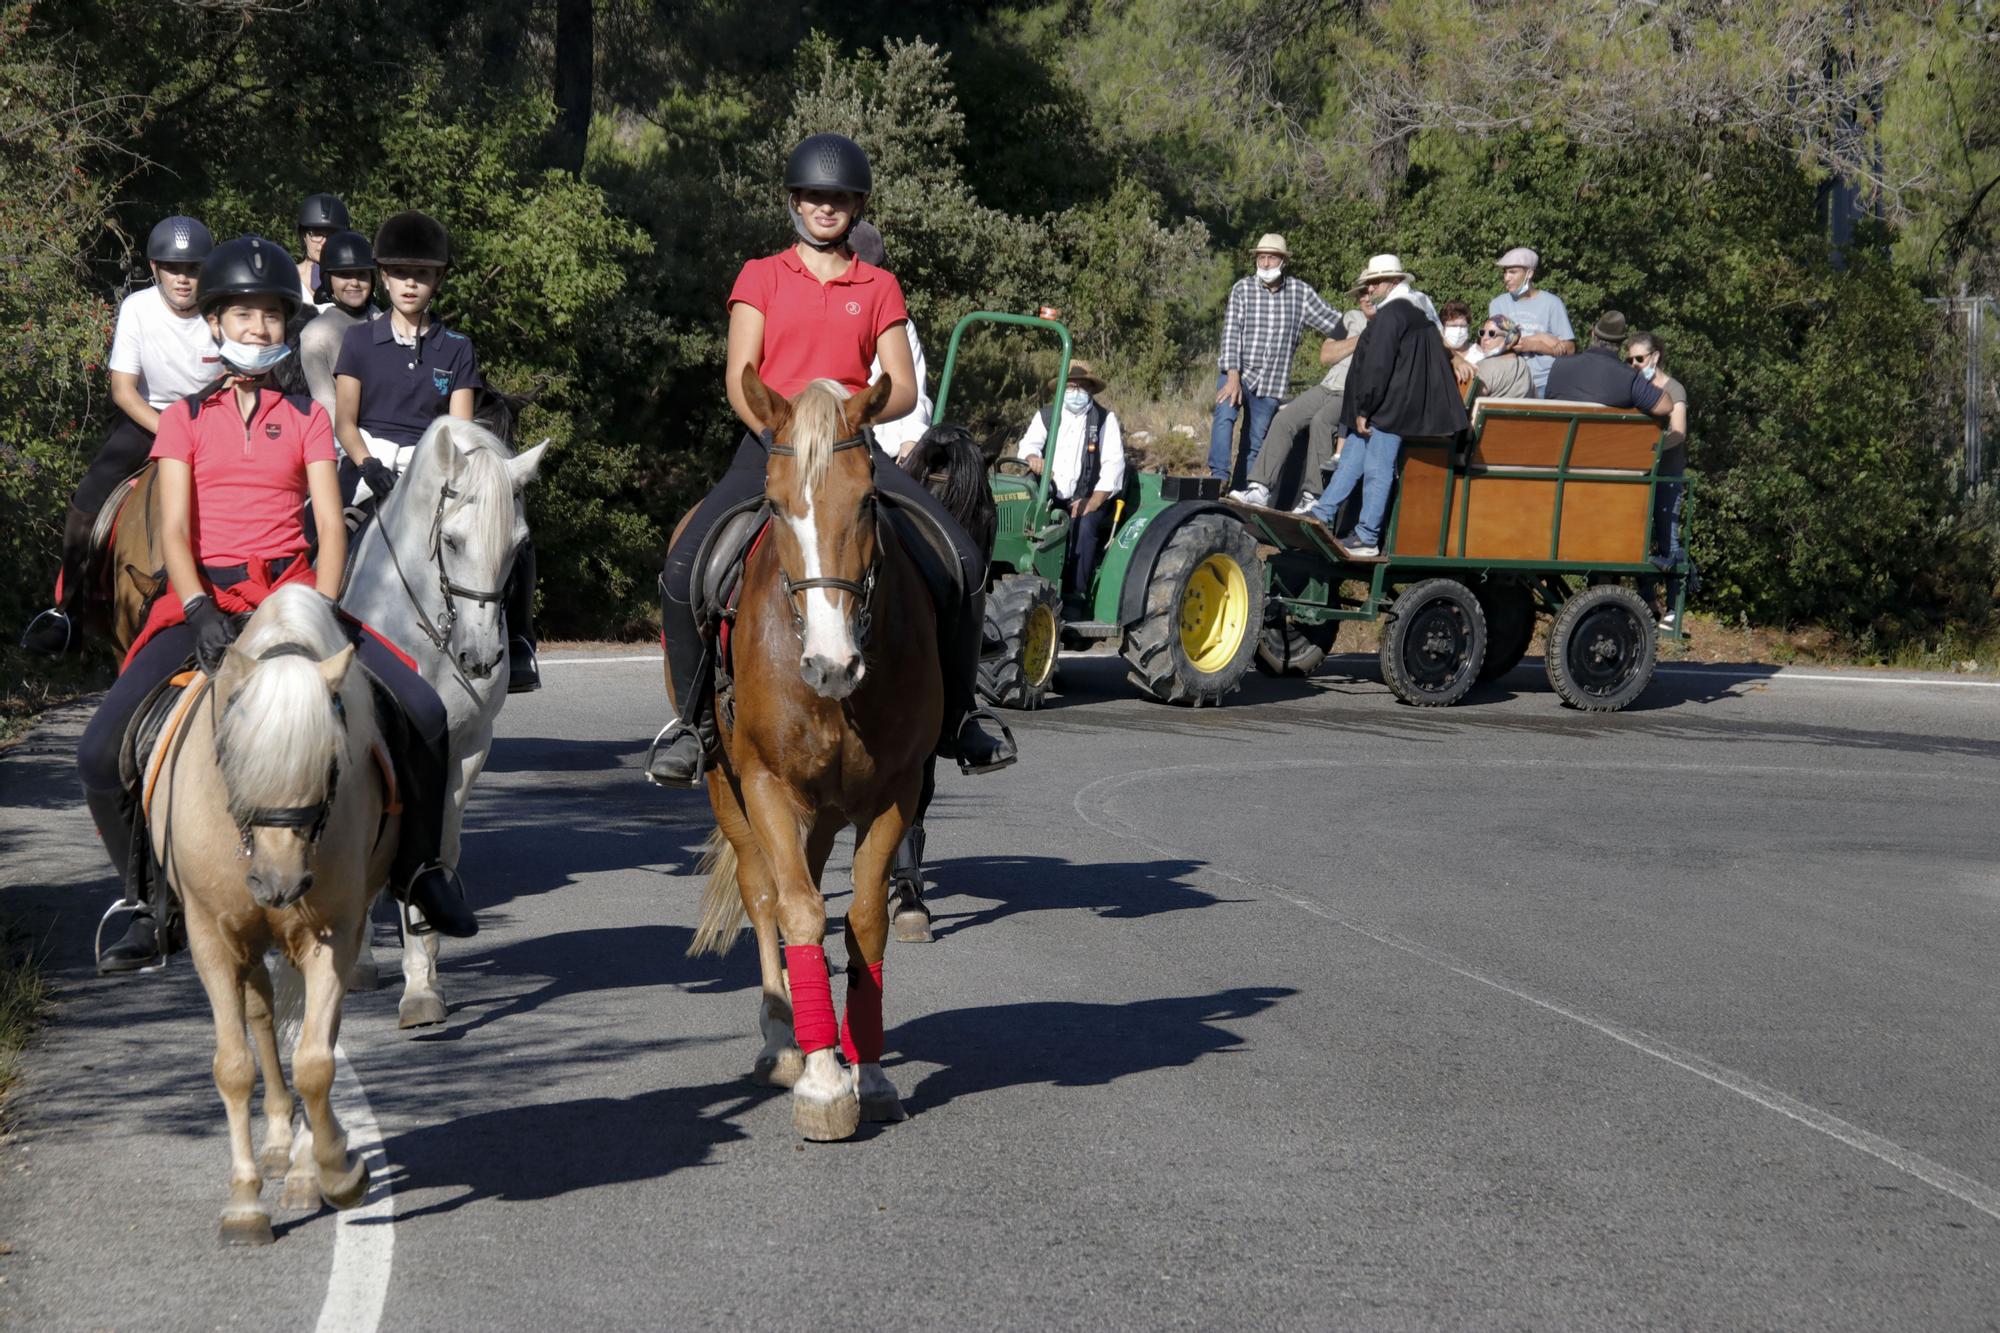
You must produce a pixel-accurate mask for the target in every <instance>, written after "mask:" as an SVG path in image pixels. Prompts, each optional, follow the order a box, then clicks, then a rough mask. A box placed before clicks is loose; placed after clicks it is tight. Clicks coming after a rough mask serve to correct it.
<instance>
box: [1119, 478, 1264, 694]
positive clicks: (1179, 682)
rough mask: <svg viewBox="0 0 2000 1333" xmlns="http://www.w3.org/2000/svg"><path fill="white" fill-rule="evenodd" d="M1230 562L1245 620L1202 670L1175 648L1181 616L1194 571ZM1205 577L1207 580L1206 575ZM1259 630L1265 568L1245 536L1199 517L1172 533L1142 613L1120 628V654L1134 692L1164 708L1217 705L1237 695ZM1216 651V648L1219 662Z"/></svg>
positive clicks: (1215, 519)
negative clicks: (1216, 560) (1214, 561)
mask: <svg viewBox="0 0 2000 1333" xmlns="http://www.w3.org/2000/svg"><path fill="white" fill-rule="evenodd" d="M1218 556H1219V557H1222V558H1223V559H1225V560H1227V561H1231V562H1233V563H1234V564H1235V565H1236V567H1237V569H1238V570H1239V571H1240V572H1241V574H1242V576H1243V584H1244V599H1245V602H1246V605H1245V606H1244V607H1242V608H1241V609H1242V611H1243V615H1244V619H1243V623H1242V628H1241V632H1240V634H1239V635H1238V638H1237V641H1236V642H1235V643H1234V644H1233V645H1230V646H1229V651H1228V656H1227V659H1226V660H1224V661H1222V662H1220V663H1219V664H1218V665H1216V666H1213V667H1211V668H1210V669H1208V670H1203V669H1202V668H1200V667H1198V666H1196V665H1195V664H1194V663H1193V662H1192V661H1190V660H1189V659H1188V655H1187V652H1186V650H1185V649H1184V648H1183V646H1182V643H1181V632H1180V624H1181V611H1182V603H1183V600H1184V599H1185V598H1186V597H1187V596H1188V593H1189V585H1190V582H1191V580H1192V579H1193V577H1194V576H1195V575H1196V572H1197V571H1198V570H1199V569H1200V568H1201V567H1202V565H1203V564H1204V563H1205V562H1207V561H1208V560H1209V559H1210V558H1211V557H1218ZM1204 577H1206V576H1204ZM1263 623H1264V562H1263V561H1262V560H1261V559H1259V558H1258V555H1257V543H1256V541H1255V540H1254V539H1253V538H1252V537H1251V536H1250V533H1249V530H1248V529H1246V528H1245V527H1244V526H1243V525H1242V524H1241V523H1239V522H1237V521H1236V520H1235V519H1233V518H1230V517H1228V516H1226V515H1223V514H1197V515H1195V516H1194V517H1193V518H1191V519H1189V520H1188V521H1187V522H1185V523H1183V524H1182V525H1181V526H1180V527H1178V528H1176V529H1175V530H1174V533H1173V535H1172V536H1171V537H1169V538H1167V544H1166V546H1165V547H1163V548H1162V549H1161V551H1160V555H1159V559H1158V560H1157V561H1155V562H1154V565H1153V570H1152V576H1151V578H1150V579H1148V581H1147V583H1146V599H1145V610H1144V611H1143V612H1142V613H1141V614H1140V616H1139V618H1138V619H1137V620H1136V621H1134V622H1133V623H1132V624H1131V625H1129V626H1127V627H1126V629H1125V637H1124V641H1123V642H1122V643H1121V644H1120V645H1119V652H1120V654H1121V655H1122V656H1123V657H1124V658H1125V661H1126V664H1127V665H1129V666H1130V667H1131V668H1132V670H1131V671H1130V672H1129V673H1128V674H1127V679H1129V680H1130V681H1131V682H1132V683H1133V684H1134V685H1137V686H1138V687H1139V688H1140V689H1142V690H1144V691H1145V692H1146V693H1147V694H1149V695H1151V696H1152V697H1153V698H1155V699H1158V700H1160V701H1161V702H1163V703H1170V704H1187V705H1189V706H1191V707H1195V708H1199V707H1201V705H1203V704H1220V703H1221V702H1222V699H1223V696H1224V695H1228V694H1233V693H1235V692H1236V691H1237V690H1238V689H1240V688H1242V685H1243V677H1244V675H1245V674H1247V673H1248V672H1249V670H1250V660H1251V658H1253V657H1254V656H1256V653H1257V638H1258V634H1259V632H1260V629H1261V627H1262V625H1263ZM1220 651H1221V646H1220V645H1218V655H1220Z"/></svg>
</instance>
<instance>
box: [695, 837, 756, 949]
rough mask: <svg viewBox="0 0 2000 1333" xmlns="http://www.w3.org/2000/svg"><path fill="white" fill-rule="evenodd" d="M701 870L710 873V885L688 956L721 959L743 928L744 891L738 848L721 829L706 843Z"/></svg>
mask: <svg viewBox="0 0 2000 1333" xmlns="http://www.w3.org/2000/svg"><path fill="white" fill-rule="evenodd" d="M695 869H696V870H697V871H703V870H705V871H707V872H708V888H707V889H706V890H705V891H703V893H702V895H701V924H700V925H699V926H697V927H696V928H695V932H694V939H693V941H692V942H691V943H689V945H688V957H690V958H695V957H698V956H700V955H701V954H705V953H712V954H714V955H716V956H717V957H718V958H719V957H721V956H722V955H723V954H726V953H728V952H729V946H730V945H732V944H734V943H736V932H738V931H739V930H741V929H743V922H744V920H745V919H746V918H745V915H744V912H743V894H742V892H741V891H740V890H738V889H737V887H736V849H735V848H734V847H732V846H730V844H729V839H727V838H725V837H723V836H722V830H721V829H717V830H715V832H713V833H711V834H709V835H708V841H707V842H706V843H704V844H703V845H702V849H701V860H700V862H699V863H698V864H697V865H696V867H695Z"/></svg>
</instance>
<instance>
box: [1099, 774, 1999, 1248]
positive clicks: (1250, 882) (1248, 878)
mask: <svg viewBox="0 0 2000 1333" xmlns="http://www.w3.org/2000/svg"><path fill="white" fill-rule="evenodd" d="M1198 767H1202V768H1213V769H1223V768H1231V769H1235V770H1238V771H1248V770H1253V769H1263V768H1265V767H1267V766H1266V765H1248V764H1241V765H1225V764H1204V765H1199V766H1198ZM1175 771H1178V770H1173V769H1142V770H1139V771H1137V772H1132V773H1119V774H1114V775H1113V776H1111V777H1108V778H1100V779H1098V780H1097V781H1096V782H1093V783H1090V784H1089V785H1088V786H1086V787H1084V788H1083V789H1082V790H1080V791H1078V792H1077V794H1076V797H1075V799H1074V801H1073V802H1072V804H1073V806H1074V807H1075V809H1076V813H1077V815H1078V816H1079V817H1080V818H1081V819H1082V820H1083V821H1084V822H1085V823H1086V824H1089V825H1090V826H1092V827H1093V828H1097V829H1101V830H1103V831H1104V832H1106V833H1110V834H1113V835H1114V836H1117V837H1121V838H1126V839H1129V840H1131V841H1132V842H1136V843H1138V844H1139V845H1140V846H1142V847H1145V848H1148V849H1149V850H1151V851H1154V852H1157V853H1159V854H1160V855H1163V856H1172V857H1176V858H1179V859H1182V860H1186V861H1190V862H1193V863H1194V864H1197V865H1199V866H1201V867H1202V868H1203V870H1204V871H1206V872H1207V873H1210V874H1214V875H1216V876H1218V877H1219V878H1222V879H1226V880H1229V881H1231V882H1232V883H1235V884H1239V885H1241V886H1243V887H1244V888H1247V889H1252V890H1259V891H1262V892H1263V893H1266V894H1268V895H1270V896H1272V897H1275V898H1278V899H1280V900H1281V901H1284V902H1287V903H1290V904H1291V905H1292V906H1294V907H1297V908H1299V909H1300V910H1302V911H1305V912H1310V913H1311V914H1312V915H1314V916H1317V917H1320V918H1321V919H1323V920H1325V921H1329V922H1331V923H1333V924H1334V925H1336V926H1339V927H1340V928H1341V929H1343V930H1347V931H1350V932H1352V933H1354V934H1356V935H1359V936H1361V937H1362V938H1363V939H1366V940H1372V941H1374V942H1375V943H1377V944H1381V945H1385V946H1386V947H1388V948H1391V949H1395V950H1397V951H1398V952H1400V953H1405V954H1408V955H1410V956H1411V957H1413V958H1418V959H1421V960H1423V961H1424V962H1426V963H1429V964H1431V965H1432V966H1434V967H1439V968H1442V969H1444V970H1445V971H1447V972H1450V973H1452V974H1453V975H1455V976H1459V977H1463V978H1464V979H1466V980H1467V981H1473V982H1477V983H1478V984H1480V985H1482V986H1487V987H1490V988H1492V989H1493V990H1497V991H1499V992H1500V993H1501V994H1503V995H1509V996H1512V997H1513V998H1515V999H1517V1000H1520V1001H1523V1002H1524V1003H1527V1004H1531V1005H1533V1006H1535V1007H1536V1008H1538V1009H1541V1010H1544V1011H1546V1012H1548V1013H1551V1014H1555V1015H1557V1016H1558V1017H1561V1018H1566V1019H1568V1020H1570V1021H1571V1022H1573V1023H1579V1024H1581V1025H1583V1026H1584V1027H1587V1028H1589V1029H1591V1030H1592V1031H1594V1032H1597V1033H1600V1034H1602V1035H1603V1036H1606V1037H1609V1038H1611V1039H1612V1040H1613V1041H1616V1042H1619V1043H1621V1044H1622V1045H1625V1046H1627V1047H1629V1048H1631V1049H1632V1050H1635V1051H1639V1052H1641V1053H1642V1054H1645V1055H1650V1056H1652V1057H1653V1058H1654V1059H1656V1060H1660V1061H1663V1062H1665V1063H1666V1064H1669V1065H1672V1066H1673V1067H1674V1068H1676V1069H1680V1070H1684V1071H1685V1072H1687V1073H1690V1074H1693V1075H1695V1076H1696V1077H1698V1078H1703V1079H1706V1080H1707V1081H1709V1082H1710V1083H1713V1084H1715V1085H1716V1086H1717V1087H1720V1088H1726V1089H1728V1090H1729V1091H1730V1092H1733V1093H1735V1094H1736V1095H1737V1096H1739V1097H1743V1098H1745V1099H1747V1100H1749V1101H1751V1102H1754V1103H1755V1104H1757V1105H1758V1106H1761V1107H1763V1108H1765V1109H1766V1110H1769V1111H1776V1112H1777V1113H1778V1114H1779V1115H1782V1116H1785V1117H1786V1118H1787V1119H1790V1120H1794V1121H1796V1122H1798V1123H1799V1124H1801V1125H1804V1126H1806V1127H1807V1128H1809V1129H1814V1130H1817V1131H1818V1132H1820V1133H1821V1134H1824V1135H1826V1136H1827V1137H1828V1138H1831V1139H1833V1140H1835V1141H1837V1142H1839V1143H1843V1144H1846V1145H1847V1146H1848V1147H1850V1148H1852V1149H1854V1150H1855V1151H1857V1152H1862V1153H1866V1154H1867V1155H1868V1156H1870V1157H1873V1158H1875V1159H1877V1160H1878V1161H1881V1162H1884V1163H1887V1164H1888V1165H1889V1166H1892V1167H1894V1168H1895V1169H1896V1170H1898V1171H1901V1172H1903V1173H1904V1174H1905V1175H1909V1176H1913V1177H1915V1178H1916V1179H1918V1180H1921V1181H1923V1182H1924V1183H1925V1184H1926V1185H1929V1186H1931V1187H1932V1188H1934V1189H1937V1190H1939V1191H1942V1192H1943V1193H1945V1194H1949V1195H1950V1196H1951V1197H1953V1198H1954V1199H1957V1200H1959V1201H1960V1202H1961V1203H1964V1204H1967V1205H1969V1206H1971V1207H1973V1208H1976V1209H1978V1210H1979V1211H1980V1212H1982V1213H1985V1214H1986V1215H1987V1216H1988V1217H1991V1218H1994V1219H1995V1220H2000V1190H1996V1189H1994V1188H1993V1187H1992V1186H1991V1185H1988V1184H1986V1183H1985V1182H1984V1181H1981V1180H1976V1179H1974V1178H1973V1177H1971V1176H1968V1175H1964V1174H1962V1173H1961V1172H1957V1171H1954V1170H1952V1169H1951V1168H1950V1167H1947V1166H1944V1165H1941V1164H1940V1163H1938V1162H1934V1161H1932V1160H1931V1159H1930V1158H1928V1157H1926V1156H1924V1155H1923V1154H1922V1153H1920V1152H1916V1151H1914V1150H1912V1149H1909V1148H1905V1147H1903V1146H1902V1145H1901V1144H1899V1143H1896V1142H1894V1141H1892V1140H1890V1139H1885V1138H1883V1137H1882V1136H1881V1135H1879V1134H1875V1133H1872V1132H1870V1131H1868V1130H1866V1129H1863V1128H1861V1127H1860V1126H1859V1125H1855V1124H1851V1123H1849V1122H1848V1121H1845V1120H1842V1119H1841V1118H1840V1117H1839V1116H1837V1115H1834V1114H1832V1113H1831V1112H1829V1111H1822V1110H1821V1109H1819V1108H1818V1107H1816V1106H1813V1105H1811V1104H1810V1103H1807V1102H1803V1101H1800V1100H1799V1099H1798V1098H1796V1097H1793V1096H1791V1095H1790V1094H1789V1093H1785V1092H1780V1091H1779V1090H1778V1089H1776V1088H1773V1087H1770V1086H1769V1085H1767V1084H1763V1083H1759V1082H1758V1081H1757V1080H1755V1079H1753V1078H1751V1077H1750V1076H1749V1075H1747V1074H1742V1073H1739V1072H1737V1071H1736V1070H1734V1069H1730V1068H1728V1067H1727V1066H1724V1065H1719V1064H1716V1063H1715V1062H1714V1061H1712V1060H1708V1059H1705V1058H1703V1057H1702V1056H1699V1055H1696V1054H1694V1053H1693V1052H1692V1051H1684V1050H1682V1049H1681V1048H1679V1047H1678V1046H1675V1045H1673V1044H1672V1043H1671V1042H1667V1041H1664V1040H1662V1039H1661V1038H1659V1037H1655V1036H1653V1035H1652V1034H1651V1033H1649V1032H1644V1031H1641V1030H1640V1029H1638V1028H1629V1027H1626V1026H1624V1025H1623V1024H1620V1023H1614V1022H1611V1021H1610V1020H1608V1019H1602V1018H1598V1017H1596V1016H1595V1015H1592V1014H1589V1013H1586V1012H1584V1011H1583V1010H1580V1009H1573V1008H1571V1007H1569V1006H1568V1005H1565V1004H1563V1003H1561V1002H1559V1001H1556V1000H1551V999H1548V998H1547V997H1545V996H1541V995H1537V994H1535V993H1534V992H1532V991H1530V990H1527V989H1526V988H1525V987H1522V986H1519V985H1517V984H1515V983H1513V982H1511V981H1508V980H1506V979H1505V978H1503V977H1500V976H1497V975H1494V974H1491V973H1486V972H1481V971H1479V970H1478V969H1476V968H1473V967H1471V966H1469V965H1468V964H1466V963H1464V962H1462V961H1461V960H1459V959H1457V958H1455V957H1453V956H1452V955H1451V954H1448V953H1446V952H1444V951H1443V950H1442V949H1434V948H1432V947H1430V946H1429V945H1427V944H1419V943H1418V942H1417V941H1415V940H1410V939H1405V938H1403V937H1402V936H1400V935H1394V934H1391V933H1389V932H1387V931H1382V930H1377V929H1374V928H1373V927H1370V926H1367V925H1364V924H1362V923H1361V922H1359V921H1355V920H1352V919H1350V918H1348V917H1345V916H1342V915H1341V914H1340V913H1338V912H1335V911H1334V910H1333V909H1331V908H1329V907H1328V906H1326V905H1325V904H1324V903H1322V902H1319V901H1318V900H1316V899H1314V898H1311V897H1308V896H1307V895H1305V894H1302V893H1300V892H1299V891H1298V890H1296V889H1294V888H1292V887H1291V886H1289V885H1285V884H1279V883H1277V882H1275V881H1273V880H1267V879H1264V878H1262V877H1260V876H1257V875H1248V874H1242V873H1239V872H1236V871H1232V870H1225V869H1223V868H1222V867H1221V866H1218V865H1216V864H1214V863H1213V862H1211V861H1209V860H1207V858H1205V857H1202V856H1199V855H1197V854H1196V853H1193V852H1190V851H1188V850H1186V849H1185V848H1180V847H1174V846H1171V845H1169V844H1166V843H1160V842H1155V841H1154V840H1153V839H1151V838H1148V837H1146V836H1145V835H1144V834H1141V833H1139V832H1138V831H1136V830H1135V829H1133V828H1131V827H1130V826H1127V825H1125V823H1124V821H1122V820H1120V819H1118V818H1117V816H1115V815H1113V814H1111V813H1110V811H1109V809H1107V808H1103V806H1102V803H1101V799H1100V798H1101V797H1102V796H1109V795H1110V794H1111V793H1112V792H1113V791H1116V790H1117V789H1118V788H1120V787H1125V786H1129V785H1131V784H1132V783H1134V782H1138V781H1141V780H1144V779H1146V778H1149V777H1153V776H1156V775H1160V774H1166V773H1172V772H1175ZM1093 793H1098V794H1099V795H1097V796H1093ZM1087 799H1088V800H1089V801H1090V803H1092V804H1097V805H1099V807H1100V808H1099V814H1100V815H1101V816H1102V817H1101V818H1093V817H1092V815H1091V812H1090V811H1089V810H1088V809H1086V808H1085V804H1086V800H1087Z"/></svg>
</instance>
